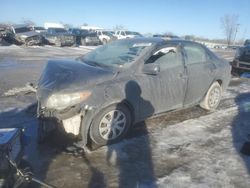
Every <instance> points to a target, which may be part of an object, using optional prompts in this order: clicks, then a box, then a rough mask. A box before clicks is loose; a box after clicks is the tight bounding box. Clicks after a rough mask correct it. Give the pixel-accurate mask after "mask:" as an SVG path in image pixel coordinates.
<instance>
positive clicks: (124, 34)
mask: <svg viewBox="0 0 250 188" xmlns="http://www.w3.org/2000/svg"><path fill="white" fill-rule="evenodd" d="M115 37H117V39H126V38H136V37H143V36H142V35H141V34H140V33H138V32H135V31H126V30H119V31H116V32H115Z"/></svg>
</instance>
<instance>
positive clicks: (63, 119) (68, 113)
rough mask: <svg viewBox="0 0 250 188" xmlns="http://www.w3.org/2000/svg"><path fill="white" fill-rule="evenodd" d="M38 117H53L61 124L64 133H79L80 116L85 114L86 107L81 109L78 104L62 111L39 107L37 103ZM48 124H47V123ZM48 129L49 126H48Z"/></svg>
mask: <svg viewBox="0 0 250 188" xmlns="http://www.w3.org/2000/svg"><path fill="white" fill-rule="evenodd" d="M37 111H38V118H39V119H41V120H49V119H53V120H56V122H58V124H61V125H62V126H63V128H64V130H65V132H66V133H71V134H73V135H75V136H77V135H79V133H80V127H81V124H82V118H83V117H84V116H85V113H86V109H84V110H82V109H81V108H80V106H74V107H71V108H67V109H65V110H62V111H58V110H54V109H47V108H41V107H40V105H38V110H37ZM48 126H49V125H48ZM48 130H50V128H48Z"/></svg>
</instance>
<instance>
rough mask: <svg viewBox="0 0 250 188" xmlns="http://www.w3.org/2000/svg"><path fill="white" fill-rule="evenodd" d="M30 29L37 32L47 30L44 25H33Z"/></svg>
mask: <svg viewBox="0 0 250 188" xmlns="http://www.w3.org/2000/svg"><path fill="white" fill-rule="evenodd" d="M32 29H33V30H34V31H35V32H37V33H46V32H47V30H46V29H45V28H44V27H40V26H33V27H32Z"/></svg>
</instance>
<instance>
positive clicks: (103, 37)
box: [96, 30, 116, 44]
mask: <svg viewBox="0 0 250 188" xmlns="http://www.w3.org/2000/svg"><path fill="white" fill-rule="evenodd" d="M96 33H97V36H98V38H99V40H100V41H101V42H102V44H107V43H108V42H111V41H113V40H116V37H115V36H114V35H113V34H112V33H111V32H110V31H105V30H97V31H96Z"/></svg>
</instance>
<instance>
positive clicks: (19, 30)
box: [15, 27, 32, 33]
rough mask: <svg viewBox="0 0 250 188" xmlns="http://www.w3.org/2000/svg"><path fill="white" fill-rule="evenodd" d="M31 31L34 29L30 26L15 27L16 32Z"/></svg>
mask: <svg viewBox="0 0 250 188" xmlns="http://www.w3.org/2000/svg"><path fill="white" fill-rule="evenodd" d="M29 31H32V29H31V28H30V27H19V28H15V32H16V33H25V32H29Z"/></svg>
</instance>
